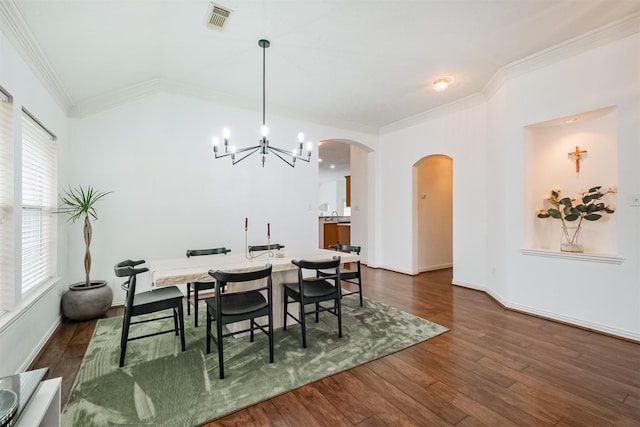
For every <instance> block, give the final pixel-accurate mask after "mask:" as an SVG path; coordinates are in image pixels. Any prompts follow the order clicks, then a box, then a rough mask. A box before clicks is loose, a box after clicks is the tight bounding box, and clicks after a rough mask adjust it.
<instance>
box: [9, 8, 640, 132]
mask: <svg viewBox="0 0 640 427" xmlns="http://www.w3.org/2000/svg"><path fill="white" fill-rule="evenodd" d="M0 21H1V22H2V24H3V25H2V30H3V32H4V33H5V35H6V36H7V38H8V39H9V40H10V41H11V43H12V45H13V46H14V48H15V49H16V50H17V51H18V52H19V54H20V55H21V56H22V58H23V59H24V60H25V62H26V63H27V64H28V66H29V67H30V68H31V69H32V70H33V72H34V73H35V74H36V76H38V78H39V79H40V80H41V81H42V82H43V84H44V86H45V87H46V88H47V89H48V90H49V92H50V93H51V95H52V96H53V98H54V99H55V100H56V101H57V102H58V104H59V105H60V106H61V107H62V108H63V109H64V110H65V111H66V112H67V113H68V114H69V115H70V116H72V117H83V116H86V115H88V114H94V113H97V112H100V111H103V110H106V109H109V108H113V107H115V106H117V105H121V104H123V103H127V102H131V101H134V100H137V99H140V98H143V97H145V96H149V95H151V94H154V93H157V92H161V91H167V92H172V93H178V94H181V95H185V96H192V97H199V98H203V99H207V100H214V101H216V102H223V103H225V104H227V105H234V106H238V107H242V108H251V107H248V105H251V103H249V102H247V100H238V99H237V97H232V96H231V95H229V94H224V93H220V92H217V91H212V90H209V89H205V88H202V87H195V86H191V85H187V84H183V83H179V82H172V81H168V80H165V79H152V80H148V81H145V82H141V83H137V84H134V85H131V86H128V87H125V88H122V89H118V90H115V91H111V92H107V93H103V94H100V95H97V96H94V97H91V98H87V99H84V100H79V101H77V102H75V101H74V100H73V98H72V97H71V95H70V94H69V93H68V91H67V90H66V88H65V86H64V84H63V83H62V81H61V80H60V78H59V76H58V75H57V73H56V72H55V70H54V68H53V67H52V66H51V64H50V63H49V61H48V59H47V57H46V55H45V53H44V52H43V51H42V49H41V48H40V46H39V45H38V43H37V41H36V39H35V37H34V36H33V34H32V32H31V30H30V29H29V27H28V25H27V24H26V22H25V20H24V18H23V16H22V13H21V11H20V8H19V6H18V4H17V2H16V0H2V1H0ZM638 32H640V13H636V14H633V15H630V16H629V17H627V18H624V19H621V20H619V21H617V22H614V23H611V24H609V25H606V26H604V27H601V28H598V29H596V30H593V31H591V32H589V33H586V34H583V35H580V36H578V37H575V38H573V39H571V40H567V41H566V42H563V43H561V44H559V45H556V46H554V47H551V48H549V49H546V50H544V51H542V52H538V53H536V54H534V55H531V56H529V57H526V58H523V59H521V60H518V61H516V62H513V63H511V64H509V65H506V66H504V67H502V68H500V69H499V70H498V71H496V73H495V74H494V75H493V76H492V77H491V79H490V80H489V82H487V84H486V85H485V86H484V88H483V89H482V90H481V91H480V92H479V93H476V94H473V95H470V96H467V97H465V98H462V99H459V100H456V101H454V102H451V103H448V104H446V105H443V106H440V107H437V108H434V109H431V110H428V111H425V112H422V113H419V114H416V115H414V116H411V117H408V118H406V119H402V120H399V121H396V122H393V123H390V124H387V125H385V126H382V127H380V128H379V129H378V128H375V127H374V126H370V125H364V124H360V123H352V122H346V121H341V120H338V122H336V119H335V118H331V117H318V115H317V114H313V115H312V114H309V113H306V114H305V113H303V112H301V111H300V110H291V109H285V108H280V109H278V111H279V113H280V114H282V115H286V116H288V117H292V118H301V119H304V120H308V121H311V122H314V123H319V124H325V125H329V126H336V127H341V128H347V129H351V130H355V131H360V132H366V133H369V134H375V135H379V134H383V133H387V132H391V131H393V130H397V129H400V128H404V127H407V126H411V125H414V124H417V123H420V122H423V121H426V120H429V119H431V118H433V117H437V116H440V115H442V114H446V113H451V112H453V111H457V110H460V109H465V108H469V107H470V106H475V105H478V104H480V103H482V102H485V101H486V100H487V99H489V98H491V97H492V96H493V95H494V94H495V93H496V92H497V91H498V90H499V89H500V87H502V86H503V85H504V83H505V82H506V81H507V80H509V79H511V78H513V77H516V76H520V75H522V74H525V73H528V72H531V71H534V70H536V69H539V68H541V67H544V66H547V65H550V64H553V63H555V62H558V61H561V60H563V59H566V58H568V57H571V56H575V55H577V54H580V53H583V52H585V51H587V50H590V49H593V48H595V47H598V46H602V45H605V44H608V43H611V42H613V41H616V40H619V39H622V38H625V37H628V36H630V35H632V34H635V33H638ZM252 109H253V108H252ZM276 109H277V107H276ZM302 116H308V117H309V116H310V117H314V119H312V120H310V119H308V118H305V117H302Z"/></svg>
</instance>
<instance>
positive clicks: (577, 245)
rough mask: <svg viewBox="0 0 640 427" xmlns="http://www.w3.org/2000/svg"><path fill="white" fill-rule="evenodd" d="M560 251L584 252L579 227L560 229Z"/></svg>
mask: <svg viewBox="0 0 640 427" xmlns="http://www.w3.org/2000/svg"><path fill="white" fill-rule="evenodd" d="M560 250H561V251H562V252H584V245H583V244H582V233H581V230H580V227H562V235H561V237H560Z"/></svg>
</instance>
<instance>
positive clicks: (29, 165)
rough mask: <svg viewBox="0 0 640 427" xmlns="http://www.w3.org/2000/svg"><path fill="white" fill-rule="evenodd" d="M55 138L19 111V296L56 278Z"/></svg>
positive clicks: (27, 115)
mask: <svg viewBox="0 0 640 427" xmlns="http://www.w3.org/2000/svg"><path fill="white" fill-rule="evenodd" d="M56 153H57V149H56V138H55V136H54V135H52V134H51V132H49V131H48V130H47V129H46V128H44V127H43V126H42V125H41V124H40V123H39V122H38V121H37V120H35V119H34V118H33V116H31V115H30V114H29V113H28V112H27V111H25V110H23V111H22V292H23V293H24V292H26V291H28V290H30V289H33V288H34V287H36V286H38V285H40V284H42V283H44V282H46V281H48V280H50V279H51V278H53V277H55V275H56V264H57V262H56V231H57V230H56V218H55V216H56V215H55V211H56V206H57V199H56V198H57V193H56V191H57V182H56V176H57V170H56V166H57V154H56Z"/></svg>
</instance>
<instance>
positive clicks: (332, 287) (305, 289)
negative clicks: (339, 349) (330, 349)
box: [283, 256, 342, 348]
mask: <svg viewBox="0 0 640 427" xmlns="http://www.w3.org/2000/svg"><path fill="white" fill-rule="evenodd" d="M291 262H292V263H293V264H294V265H296V266H297V267H298V282H297V283H285V284H284V326H283V330H285V331H286V330H287V318H288V317H291V318H292V319H294V320H295V321H296V322H298V323H299V324H300V325H301V326H302V348H306V347H307V323H306V321H305V318H306V316H308V315H309V314H315V315H316V323H317V322H318V321H319V320H320V318H319V315H320V312H324V311H326V312H328V313H331V314H333V315H335V316H337V317H338V337H339V338H342V306H341V302H340V300H341V293H340V277H341V276H340V257H339V256H334V257H333V258H332V259H331V260H323V261H306V260H293V261H291ZM305 270H306V271H309V270H314V271H313V274H312V275H308V276H305ZM320 270H322V271H324V273H325V274H324V275H323V276H322V277H319V276H318V271H320ZM307 274H310V273H307ZM289 299H291V300H292V301H293V302H298V303H300V312H299V316H298V317H295V316H294V315H293V314H291V313H289V311H288V304H289ZM324 301H333V306H332V307H324V306H322V305H321V304H320V303H321V302H324ZM310 304H314V305H315V309H314V310H312V311H307V308H306V307H307V305H310Z"/></svg>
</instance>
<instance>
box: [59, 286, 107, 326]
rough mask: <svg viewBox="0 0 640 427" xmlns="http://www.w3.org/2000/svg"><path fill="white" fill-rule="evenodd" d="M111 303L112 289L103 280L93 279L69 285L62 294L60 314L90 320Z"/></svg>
mask: <svg viewBox="0 0 640 427" xmlns="http://www.w3.org/2000/svg"><path fill="white" fill-rule="evenodd" d="M112 303H113V290H111V287H110V286H108V285H107V282H106V281H104V280H93V281H91V286H88V287H87V286H84V282H78V283H74V284H73V285H69V289H68V290H67V291H66V292H65V293H64V294H63V295H62V314H63V315H64V317H66V318H67V319H70V320H90V319H96V318H98V317H100V316H102V315H103V314H104V313H106V312H107V310H109V308H110V307H111V304H112Z"/></svg>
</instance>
